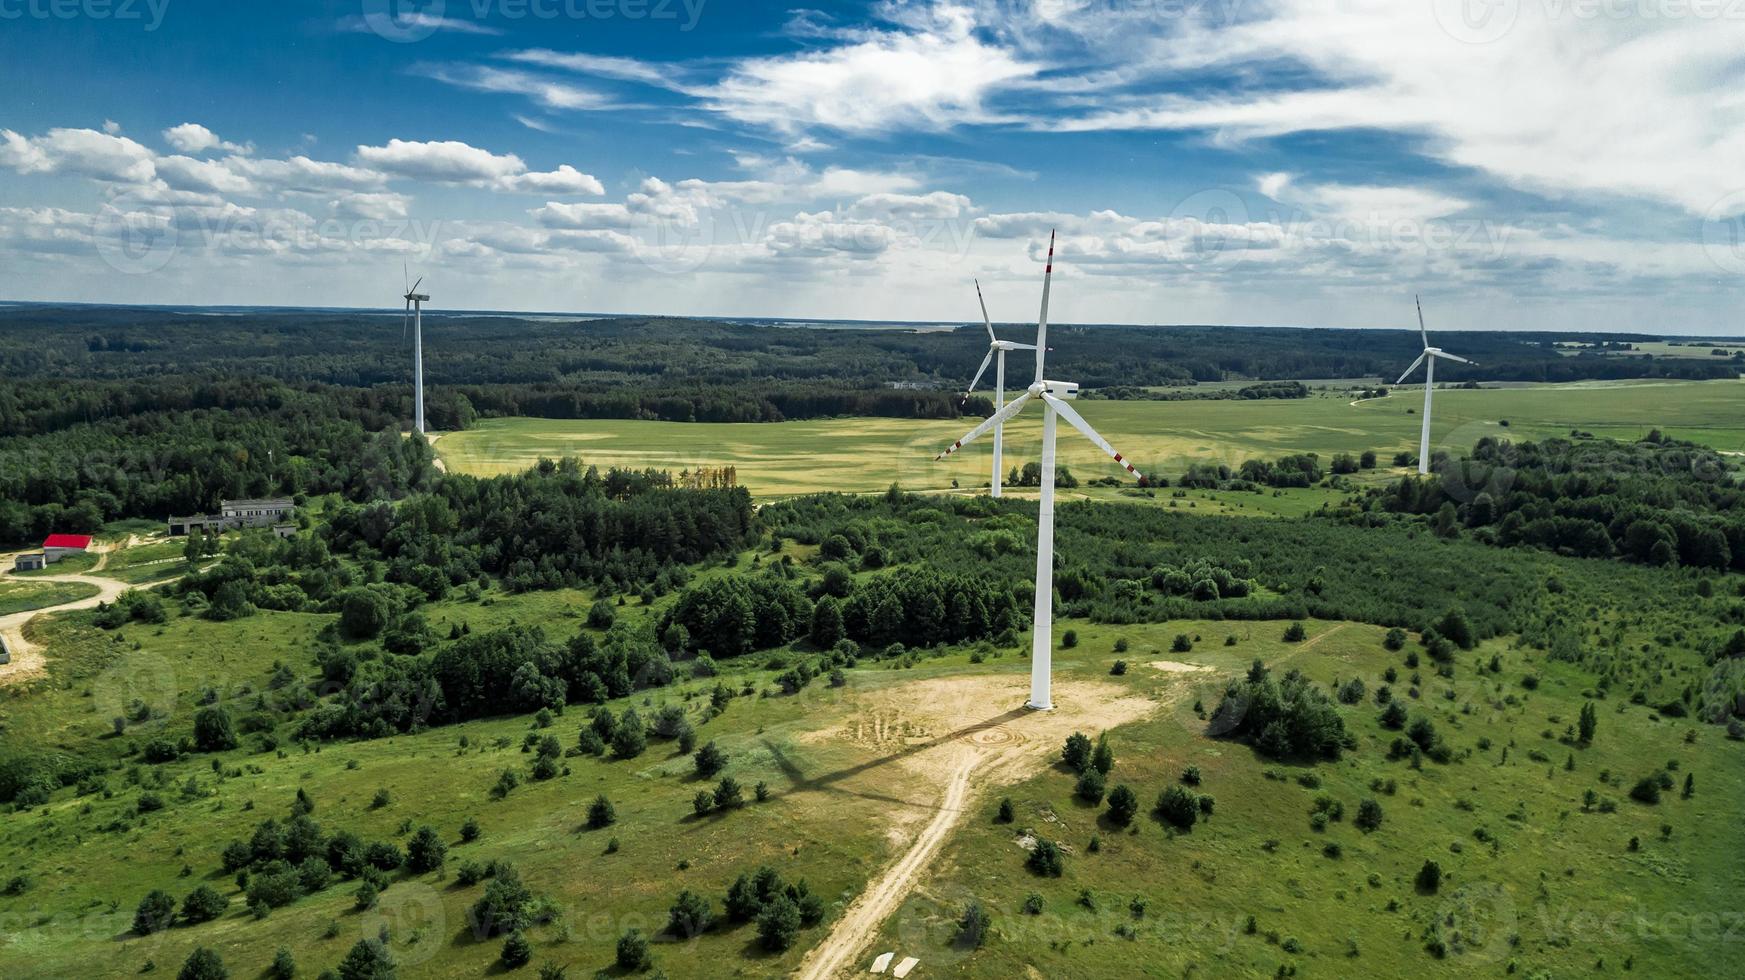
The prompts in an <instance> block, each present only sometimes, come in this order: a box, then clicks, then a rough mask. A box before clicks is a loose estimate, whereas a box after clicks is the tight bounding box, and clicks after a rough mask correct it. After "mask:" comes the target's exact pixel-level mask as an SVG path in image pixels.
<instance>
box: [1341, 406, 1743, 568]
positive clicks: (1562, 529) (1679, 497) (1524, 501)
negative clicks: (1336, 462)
mask: <svg viewBox="0 0 1745 980" xmlns="http://www.w3.org/2000/svg"><path fill="white" fill-rule="evenodd" d="M1363 506H1364V509H1365V510H1366V511H1375V510H1381V511H1384V512H1391V513H1399V514H1413V515H1424V516H1427V517H1429V518H1430V522H1431V524H1432V526H1433V527H1434V528H1435V530H1436V531H1437V533H1439V534H1442V535H1445V536H1446V535H1453V534H1456V533H1458V532H1459V531H1460V530H1461V529H1463V528H1464V529H1468V530H1470V532H1471V534H1472V536H1473V537H1474V538H1475V539H1476V540H1478V541H1480V542H1483V543H1487V544H1496V545H1501V546H1504V547H1513V546H1517V545H1528V546H1533V547H1538V548H1545V549H1548V550H1551V551H1556V552H1558V553H1560V554H1566V555H1572V556H1576V557H1582V558H1614V557H1615V558H1621V559H1624V560H1626V561H1634V562H1640V563H1643V564H1648V565H1662V566H1672V565H1684V566H1692V567H1696V568H1704V569H1712V570H1728V569H1731V570H1735V571H1745V488H1742V487H1741V486H1740V483H1739V480H1738V477H1737V476H1736V475H1735V474H1734V473H1733V472H1732V471H1731V469H1730V467H1729V466H1728V465H1727V461H1726V460H1725V459H1724V458H1723V457H1722V456H1720V455H1719V454H1718V453H1716V452H1714V451H1713V450H1711V449H1708V448H1706V447H1703V446H1698V445H1695V444H1693V443H1688V442H1679V441H1676V440H1673V439H1669V438H1666V437H1665V436H1662V435H1661V434H1660V433H1659V432H1658V431H1656V432H1652V433H1650V434H1649V435H1648V437H1647V438H1645V439H1643V440H1641V441H1640V442H1635V443H1625V442H1617V441H1613V440H1602V439H1592V438H1571V439H1548V440H1545V441H1543V442H1521V443H1512V442H1507V441H1503V440H1498V439H1494V438H1489V437H1487V438H1485V439H1482V440H1480V441H1479V442H1478V444H1477V445H1475V446H1474V447H1473V450H1472V452H1471V454H1469V455H1467V456H1465V457H1463V458H1461V459H1458V460H1456V459H1449V458H1448V457H1446V456H1440V457H1438V458H1437V459H1436V460H1435V461H1434V462H1433V473H1432V475H1431V476H1430V477H1428V478H1425V479H1419V478H1416V477H1406V478H1404V479H1402V480H1400V481H1399V482H1397V483H1395V484H1392V485H1391V486H1389V487H1387V488H1385V489H1380V490H1376V491H1373V492H1372V493H1371V495H1370V496H1369V497H1368V498H1367V499H1366V500H1365V502H1364V505H1363Z"/></svg>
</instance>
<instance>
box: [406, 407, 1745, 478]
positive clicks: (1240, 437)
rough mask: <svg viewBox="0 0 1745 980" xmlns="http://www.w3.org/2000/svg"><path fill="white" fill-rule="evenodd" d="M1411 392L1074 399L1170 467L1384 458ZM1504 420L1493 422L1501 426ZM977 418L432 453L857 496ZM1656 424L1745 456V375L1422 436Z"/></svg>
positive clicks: (1405, 434) (597, 436) (1069, 444)
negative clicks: (729, 478)
mask: <svg viewBox="0 0 1745 980" xmlns="http://www.w3.org/2000/svg"><path fill="white" fill-rule="evenodd" d="M1422 405H1423V399H1422V397H1421V389H1416V388H1409V387H1408V388H1398V389H1395V393H1394V395H1392V396H1391V397H1389V398H1382V399H1372V400H1367V401H1360V402H1356V403H1352V402H1351V400H1350V398H1349V397H1348V396H1347V395H1345V394H1343V393H1341V394H1332V393H1318V394H1316V395H1315V396H1313V397H1310V398H1308V399H1302V400H1262V401H1176V402H1139V401H1097V402H1081V403H1080V411H1081V414H1082V415H1084V417H1085V419H1086V420H1087V421H1089V422H1090V423H1091V424H1092V425H1093V426H1095V427H1096V428H1097V429H1098V431H1100V432H1102V434H1103V435H1104V436H1105V437H1106V438H1107V439H1108V440H1109V441H1110V442H1111V443H1112V444H1113V445H1114V446H1115V447H1116V448H1117V449H1119V450H1121V451H1122V453H1124V454H1125V455H1127V456H1128V457H1129V458H1131V459H1133V460H1134V461H1135V463H1136V464H1138V465H1139V467H1140V468H1141V470H1147V469H1150V470H1155V471H1158V472H1160V473H1161V474H1162V475H1163V476H1166V477H1169V478H1171V479H1173V478H1174V477H1175V476H1177V475H1179V474H1180V472H1181V470H1182V469H1183V468H1184V467H1185V465H1186V464H1187V463H1188V462H1190V461H1193V460H1201V461H1216V462H1223V463H1229V464H1239V463H1241V462H1242V461H1243V460H1245V459H1252V458H1269V459H1270V458H1275V457H1278V456H1282V455H1285V454H1288V453H1295V452H1315V453H1319V454H1321V456H1322V457H1323V458H1330V457H1331V456H1332V455H1333V454H1335V453H1341V452H1345V453H1360V452H1363V451H1364V450H1369V449H1373V450H1375V451H1377V452H1378V453H1380V454H1382V456H1383V458H1384V460H1385V459H1387V458H1389V457H1391V456H1392V454H1393V453H1394V452H1396V451H1399V450H1411V451H1413V452H1415V451H1416V449H1417V443H1418V428H1419V424H1420V416H1419V415H1418V414H1417V411H1418V410H1420V409H1421V408H1422ZM1505 420H1506V421H1507V422H1508V425H1507V426H1506V427H1505V426H1504V425H1503V424H1502V423H1503V422H1504V421H1505ZM974 424H975V420H974V419H968V420H950V421H943V420H911V419H881V418H845V419H823V420H809V421H803V422H779V423H727V424H694V423H683V422H645V421H633V420H588V421H569V420H553V419H526V418H514V419H488V420H484V421H481V422H480V423H479V424H478V427H477V428H474V429H469V430H467V431H464V432H455V433H448V434H445V435H443V436H441V437H440V439H439V440H438V441H437V444H436V445H437V451H438V453H439V454H440V455H441V457H442V459H443V461H444V462H445V464H446V465H447V466H448V468H449V470H450V471H451V472H459V473H473V474H480V475H488V474H494V473H506V472H514V471H518V470H522V469H525V468H526V467H528V466H530V465H532V464H533V463H535V462H536V461H538V459H539V458H540V457H542V456H543V457H552V458H555V457H560V456H566V455H574V456H579V457H580V458H581V459H582V460H583V461H585V462H587V463H592V464H596V465H600V466H630V467H637V468H641V467H650V466H652V467H656V468H661V469H670V470H672V471H674V472H678V471H680V470H684V469H687V468H691V467H695V466H720V465H732V466H736V467H737V468H738V475H739V481H740V483H742V484H743V485H745V486H747V487H749V488H750V489H751V490H752V492H753V493H754V494H757V495H760V496H785V495H790V494H798V493H806V492H811V491H819V490H836V491H845V492H865V491H873V490H880V489H883V488H885V487H887V486H889V485H890V484H891V483H893V482H896V483H900V484H902V485H903V486H904V487H906V488H910V489H942V488H947V487H949V486H950V485H951V481H952V480H954V479H955V480H957V481H958V482H959V484H960V486H962V487H965V488H968V487H973V486H982V485H985V482H986V473H987V471H988V468H989V461H990V459H991V449H990V440H989V439H988V438H986V437H984V438H983V439H981V440H978V441H977V442H975V443H972V444H971V445H970V446H969V447H967V448H965V449H964V450H962V451H960V452H959V453H958V454H957V455H956V456H954V457H952V459H950V460H948V461H946V462H941V463H935V462H933V456H934V455H935V454H936V453H938V452H939V451H940V450H942V449H944V448H946V447H947V446H949V445H951V443H952V441H953V440H955V439H956V438H957V437H959V436H961V435H962V434H963V433H964V432H965V431H967V430H968V429H969V428H970V427H971V426H973V425H974ZM1655 428H1659V429H1660V430H1661V431H1663V432H1665V433H1667V434H1668V435H1671V436H1674V437H1676V438H1680V439H1688V440H1691V441H1693V442H1698V443H1702V444H1705V445H1709V446H1713V447H1714V448H1716V449H1719V450H1723V451H1727V452H1745V382H1739V381H1712V382H1622V383H1584V384H1575V385H1545V386H1523V387H1510V388H1498V389H1486V390H1474V391H1464V390H1442V391H1438V392H1437V393H1436V411H1435V413H1434V417H1433V420H1432V439H1431V443H1432V446H1433V447H1435V448H1439V449H1447V450H1450V451H1454V450H1465V449H1470V448H1471V446H1472V444H1473V443H1474V442H1476V441H1478V440H1479V439H1480V438H1482V437H1484V436H1487V435H1490V436H1511V437H1513V438H1517V439H1534V438H1545V437H1548V436H1563V435H1568V434H1569V432H1570V430H1572V429H1581V430H1583V431H1586V432H1592V433H1594V434H1595V435H1600V436H1612V437H1615V438H1620V439H1636V438H1640V437H1641V436H1643V435H1645V434H1646V433H1647V432H1648V431H1649V430H1651V429H1655ZM1040 439H1041V421H1040V413H1038V412H1034V411H1032V412H1027V413H1026V414H1025V415H1024V416H1023V417H1021V418H1020V419H1019V420H1018V421H1017V422H1015V423H1013V424H1011V425H1009V426H1007V429H1006V451H1005V459H1006V463H1007V468H1010V466H1011V465H1013V464H1014V463H1018V464H1021V463H1023V462H1025V461H1029V460H1034V459H1035V458H1036V456H1037V453H1038V448H1039V444H1040ZM1060 451H1061V457H1062V460H1063V462H1064V463H1065V464H1066V465H1067V466H1069V467H1071V469H1072V470H1073V473H1074V475H1076V476H1078V477H1079V478H1080V479H1081V480H1084V479H1088V478H1092V477H1096V476H1102V475H1108V474H1113V473H1117V472H1119V471H1118V470H1117V468H1116V467H1115V465H1114V463H1112V462H1110V461H1109V460H1108V458H1107V457H1105V456H1103V455H1102V454H1101V453H1100V452H1098V451H1097V450H1096V449H1095V448H1094V447H1092V446H1091V445H1090V444H1089V443H1087V442H1085V441H1084V440H1083V439H1082V438H1080V437H1078V435H1077V434H1076V433H1073V432H1071V431H1070V429H1068V428H1066V427H1063V428H1062V431H1061V435H1060Z"/></svg>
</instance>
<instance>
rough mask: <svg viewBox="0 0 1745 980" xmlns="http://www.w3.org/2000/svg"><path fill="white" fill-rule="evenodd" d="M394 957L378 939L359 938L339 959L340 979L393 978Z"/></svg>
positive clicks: (386, 979) (375, 979)
mask: <svg viewBox="0 0 1745 980" xmlns="http://www.w3.org/2000/svg"><path fill="white" fill-rule="evenodd" d="M394 969H395V964H394V957H393V956H392V955H390V954H389V953H388V947H386V946H384V945H383V944H382V943H381V941H380V940H376V939H360V940H358V944H357V945H356V946H353V947H352V948H351V952H349V953H347V954H345V959H343V960H340V961H339V977H340V980H394Z"/></svg>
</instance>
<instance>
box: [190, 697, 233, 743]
mask: <svg viewBox="0 0 1745 980" xmlns="http://www.w3.org/2000/svg"><path fill="white" fill-rule="evenodd" d="M194 747H195V748H197V749H199V750H200V751H201V752H223V751H226V750H228V749H234V748H236V726H235V725H234V724H232V723H231V720H230V712H228V711H225V710H224V709H223V708H221V707H219V706H217V705H212V706H211V707H206V708H201V709H200V710H199V711H197V712H195V713H194Z"/></svg>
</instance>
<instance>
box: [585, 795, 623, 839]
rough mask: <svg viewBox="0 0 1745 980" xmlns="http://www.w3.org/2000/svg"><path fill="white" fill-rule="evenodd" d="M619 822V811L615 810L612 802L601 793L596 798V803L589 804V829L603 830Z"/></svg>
mask: <svg viewBox="0 0 1745 980" xmlns="http://www.w3.org/2000/svg"><path fill="white" fill-rule="evenodd" d="M617 822H618V811H617V810H615V809H613V807H612V801H611V800H608V799H606V794H604V793H601V794H600V795H599V796H596V797H594V802H592V803H590V804H588V829H589V830H601V829H604V828H606V827H610V826H612V825H613V824H615V823H617Z"/></svg>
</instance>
